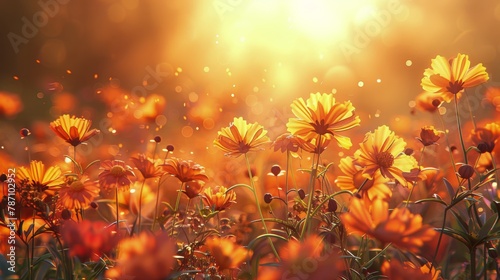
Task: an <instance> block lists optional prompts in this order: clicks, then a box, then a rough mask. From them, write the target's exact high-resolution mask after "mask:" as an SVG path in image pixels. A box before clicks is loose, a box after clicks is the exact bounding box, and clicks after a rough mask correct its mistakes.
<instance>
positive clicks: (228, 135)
mask: <svg viewBox="0 0 500 280" xmlns="http://www.w3.org/2000/svg"><path fill="white" fill-rule="evenodd" d="M266 134H267V130H265V129H264V127H262V126H261V125H259V124H258V123H252V124H247V122H246V121H245V120H244V119H243V118H241V117H240V118H234V120H233V122H232V123H230V124H229V127H224V128H222V129H221V130H220V131H219V132H218V133H217V139H215V140H214V145H215V146H216V147H219V148H220V149H221V150H223V151H224V152H226V153H225V155H226V156H236V157H237V156H240V155H241V154H246V153H248V152H251V151H256V150H261V149H262V148H261V146H263V145H264V144H266V143H268V142H269V141H270V140H269V137H267V136H266Z"/></svg>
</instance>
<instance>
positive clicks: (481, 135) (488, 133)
mask: <svg viewBox="0 0 500 280" xmlns="http://www.w3.org/2000/svg"><path fill="white" fill-rule="evenodd" d="M499 137H500V125H499V124H498V123H489V124H487V125H485V126H484V127H483V128H476V129H473V130H472V132H471V140H472V143H474V145H476V146H477V148H478V149H479V150H480V151H481V152H482V153H483V152H488V153H491V152H493V149H494V148H495V145H496V143H497V141H498V138H499Z"/></svg>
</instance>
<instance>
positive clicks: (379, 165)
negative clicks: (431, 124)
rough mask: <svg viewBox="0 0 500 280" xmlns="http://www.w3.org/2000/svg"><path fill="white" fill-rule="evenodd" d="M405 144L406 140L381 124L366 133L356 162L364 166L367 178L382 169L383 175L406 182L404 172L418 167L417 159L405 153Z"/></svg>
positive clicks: (356, 154) (356, 156) (357, 153)
mask: <svg viewBox="0 0 500 280" xmlns="http://www.w3.org/2000/svg"><path fill="white" fill-rule="evenodd" d="M405 146H406V142H405V141H404V140H403V139H402V138H400V137H398V136H396V135H394V132H393V131H391V130H390V129H389V127H387V126H385V125H383V126H380V127H378V128H377V129H375V131H374V132H368V133H367V134H366V136H365V139H364V140H363V142H362V143H361V144H360V149H359V150H357V151H356V152H355V153H354V158H355V164H356V165H359V166H361V167H363V176H364V177H365V178H368V179H372V178H373V176H374V174H375V172H377V171H379V170H380V173H381V174H382V176H384V177H386V178H390V179H396V180H398V182H399V183H401V184H406V180H405V178H404V177H403V172H410V170H411V169H412V168H414V167H417V161H416V160H415V158H414V157H413V156H409V155H406V154H404V153H403V151H404V150H405Z"/></svg>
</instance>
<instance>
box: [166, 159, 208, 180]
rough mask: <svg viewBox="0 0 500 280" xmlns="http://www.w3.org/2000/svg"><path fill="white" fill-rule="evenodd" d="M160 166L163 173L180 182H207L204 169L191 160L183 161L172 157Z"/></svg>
mask: <svg viewBox="0 0 500 280" xmlns="http://www.w3.org/2000/svg"><path fill="white" fill-rule="evenodd" d="M161 166H162V167H163V171H165V172H167V173H168V174H170V175H172V176H175V177H176V178H177V179H179V181H181V182H190V181H194V180H200V181H203V182H206V181H208V177H207V175H205V167H203V166H201V165H199V164H197V163H195V162H194V161H191V160H183V159H178V158H174V157H173V158H170V159H167V160H166V161H165V164H162V165H161Z"/></svg>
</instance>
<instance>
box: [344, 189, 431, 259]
mask: <svg viewBox="0 0 500 280" xmlns="http://www.w3.org/2000/svg"><path fill="white" fill-rule="evenodd" d="M340 218H341V219H342V222H343V223H344V225H345V226H346V227H347V228H348V231H351V232H362V233H363V234H364V233H366V234H368V235H369V236H371V237H373V238H375V239H377V240H378V241H380V242H382V243H383V244H388V243H392V244H394V245H395V246H397V247H399V248H401V249H406V250H409V251H412V252H414V253H418V252H419V250H420V249H421V248H422V246H423V245H424V244H425V242H428V241H430V240H432V239H433V238H434V237H435V235H436V232H435V231H434V230H433V229H432V227H430V226H429V225H424V224H423V223H422V216H420V215H418V214H413V213H411V212H410V210H408V208H396V209H394V210H392V212H391V213H389V204H388V203H387V202H386V201H383V200H382V199H375V200H373V201H372V204H371V209H370V205H367V203H366V202H365V200H362V199H358V198H352V200H351V203H350V206H349V212H348V213H345V214H342V216H341V217H340Z"/></svg>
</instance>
